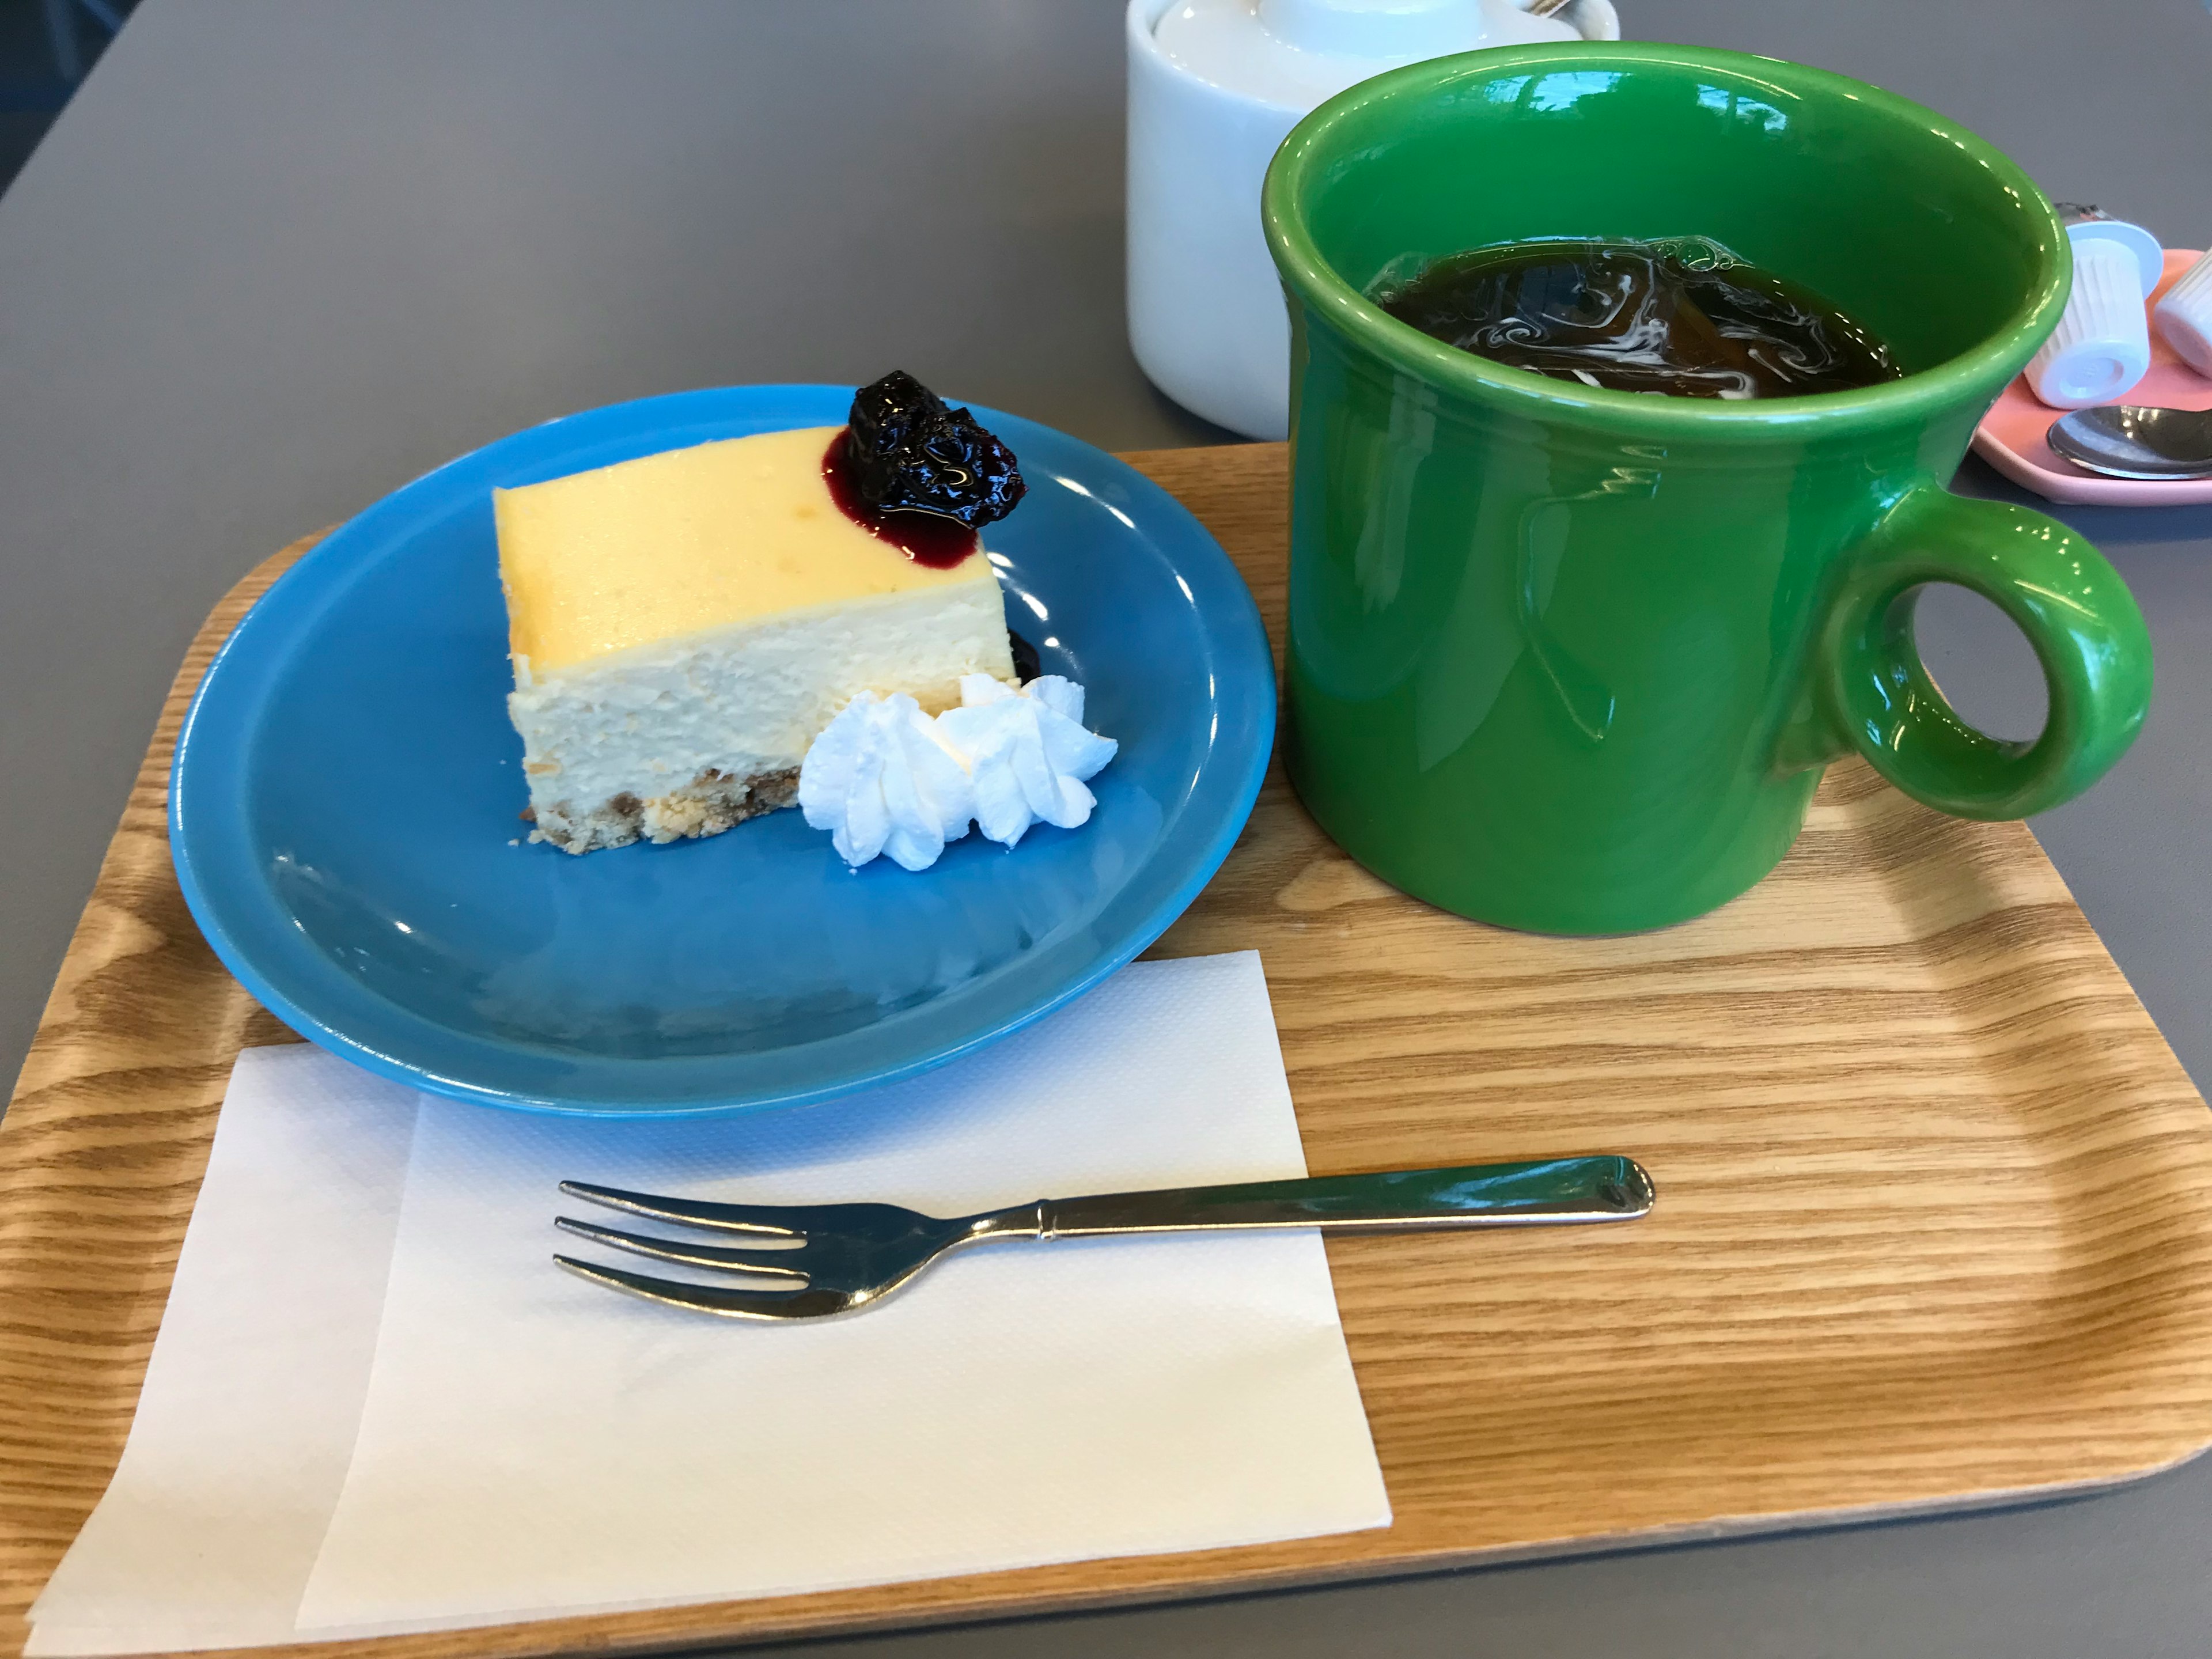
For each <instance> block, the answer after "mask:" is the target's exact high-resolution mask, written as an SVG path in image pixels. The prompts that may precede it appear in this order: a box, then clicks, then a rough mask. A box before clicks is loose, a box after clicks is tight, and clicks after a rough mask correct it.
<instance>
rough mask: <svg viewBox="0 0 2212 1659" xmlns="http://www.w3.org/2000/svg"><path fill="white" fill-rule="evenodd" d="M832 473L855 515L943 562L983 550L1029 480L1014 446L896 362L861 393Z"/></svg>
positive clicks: (834, 496)
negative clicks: (981, 534)
mask: <svg viewBox="0 0 2212 1659" xmlns="http://www.w3.org/2000/svg"><path fill="white" fill-rule="evenodd" d="M822 476H823V479H824V481H825V482H827V483H828V484H829V496H830V499H831V500H833V501H836V503H837V507H838V510H839V511H841V512H842V513H844V514H845V516H846V517H847V518H848V519H850V520H853V522H854V524H857V525H859V526H860V527H861V528H862V529H864V530H866V531H867V532H869V533H870V534H871V535H873V536H877V537H880V538H882V539H883V540H884V541H887V542H889V543H890V544H891V545H893V546H894V547H896V548H898V549H900V550H902V552H904V553H905V554H906V556H908V558H910V559H912V560H913V561H914V562H915V563H916V564H926V565H929V566H932V567H933V568H936V569H939V570H943V569H946V568H950V567H951V566H953V565H956V564H958V563H959V562H960V561H961V560H963V559H964V558H966V557H967V556H969V554H970V553H973V552H974V551H975V532H977V531H978V530H980V529H981V528H982V526H985V525H987V524H990V523H992V522H994V520H1000V519H1003V518H1005V517H1006V514H1007V513H1011V512H1012V511H1013V510H1014V507H1015V506H1016V505H1017V504H1018V502H1019V501H1021V499H1022V495H1023V493H1024V489H1025V488H1026V486H1024V484H1023V483H1022V475H1021V471H1020V469H1019V468H1018V466H1017V465H1015V461H1014V452H1013V451H1012V450H1011V449H1009V448H1007V447H1006V445H1004V444H1002V443H1000V441H998V439H997V438H996V437H994V435H992V434H990V433H989V432H987V431H985V430H984V429H983V428H982V427H981V425H980V424H979V423H978V422H977V421H976V419H975V416H973V415H971V414H969V412H968V411H967V410H964V409H954V408H951V407H950V406H948V405H947V404H946V403H945V399H944V398H940V397H939V396H938V395H937V394H936V393H935V392H932V391H931V390H930V389H929V388H928V387H927V386H924V385H922V383H921V381H919V380H915V378H914V376H913V375H911V374H907V373H906V372H905V371H904V370H902V369H896V368H895V369H893V370H892V371H891V372H890V374H886V375H884V378H883V379H882V380H878V381H876V382H875V383H874V384H873V385H871V386H862V387H861V388H860V391H858V392H855V393H854V395H853V410H852V413H851V415H850V416H848V420H847V423H846V427H845V429H844V430H843V431H842V432H841V433H839V434H838V435H836V437H835V438H834V439H832V440H831V441H830V443H829V453H827V454H826V455H824V456H823V458H822Z"/></svg>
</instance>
